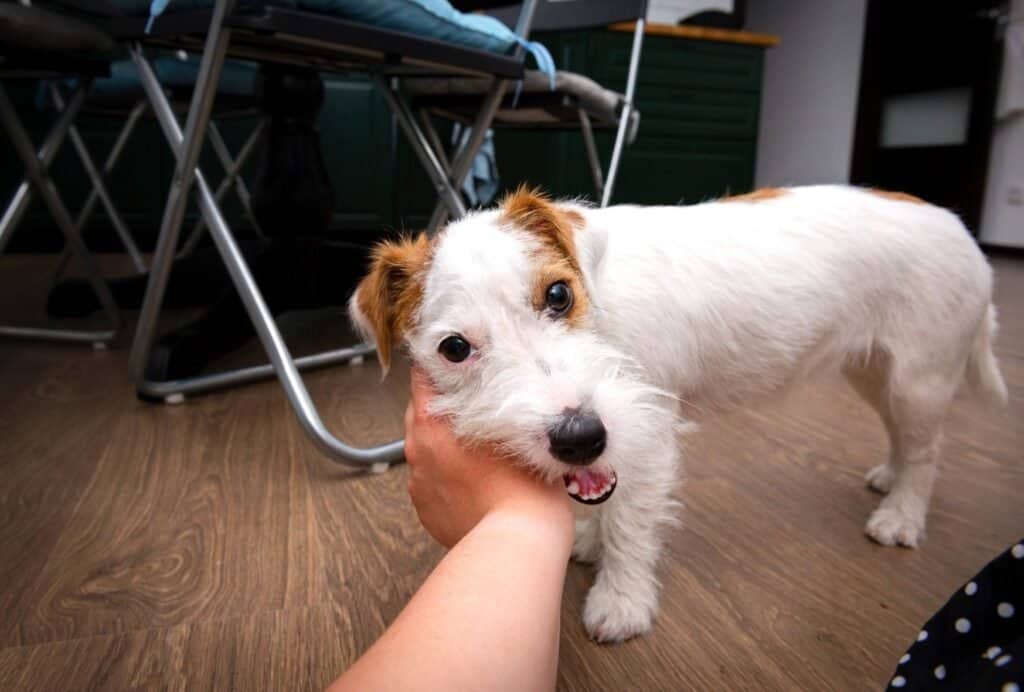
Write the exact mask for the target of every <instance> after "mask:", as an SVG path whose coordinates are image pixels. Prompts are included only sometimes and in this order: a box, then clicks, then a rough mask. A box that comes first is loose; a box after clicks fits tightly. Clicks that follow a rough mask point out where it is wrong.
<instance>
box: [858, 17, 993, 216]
mask: <svg viewBox="0 0 1024 692" xmlns="http://www.w3.org/2000/svg"><path fill="white" fill-rule="evenodd" d="M1001 9H1002V10H1005V3H1003V2H995V1H993V0H989V1H984V0H981V1H978V0H975V1H973V2H972V1H969V0H960V1H957V2H952V1H950V2H935V1H934V0H900V1H899V2H893V1H892V0H869V2H868V14H867V21H866V25H865V31H864V54H863V59H862V64H861V77H860V97H859V101H858V106H857V126H856V130H855V134H854V146H853V160H852V163H851V167H850V180H851V181H852V182H853V183H855V184H857V185H869V186H872V187H879V188H884V189H889V190H896V191H902V192H909V193H912V194H914V195H917V196H919V197H922V198H923V199H926V200H928V201H929V202H932V203H934V204H938V205H940V206H943V207H947V208H949V209H952V210H954V211H955V212H957V213H958V214H959V215H960V216H961V218H962V219H963V220H964V223H966V224H967V226H968V227H969V228H971V229H972V231H974V232H976V230H977V228H978V223H979V220H980V216H981V206H982V200H983V198H984V194H985V175H986V172H987V167H988V153H989V145H990V141H991V137H992V125H993V108H994V104H995V96H996V88H997V84H998V79H999V65H1000V56H1001V54H1002V49H1001V46H1000V44H999V40H1000V36H999V25H998V24H999V23H998V21H997V17H998V16H999V14H1000V10H1001Z"/></svg>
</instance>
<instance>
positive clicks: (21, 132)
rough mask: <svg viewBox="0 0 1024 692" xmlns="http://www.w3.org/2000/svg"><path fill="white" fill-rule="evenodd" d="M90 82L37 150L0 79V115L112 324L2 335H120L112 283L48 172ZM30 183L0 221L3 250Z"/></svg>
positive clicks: (97, 339) (102, 340)
mask: <svg viewBox="0 0 1024 692" xmlns="http://www.w3.org/2000/svg"><path fill="white" fill-rule="evenodd" d="M88 87H89V83H88V82H86V83H84V84H82V86H80V87H79V90H78V91H76V92H75V94H74V95H73V96H72V100H71V102H70V103H69V105H68V108H67V110H66V111H65V112H64V113H63V114H62V115H61V117H60V118H59V119H58V123H57V125H56V126H55V127H54V130H53V131H52V132H51V134H50V136H48V137H47V138H46V140H45V142H44V144H43V147H42V148H41V150H40V152H39V153H37V152H35V151H33V149H32V141H31V139H30V138H29V136H28V133H27V132H26V131H25V128H24V127H23V126H22V124H21V121H20V120H19V119H18V115H17V112H16V111H15V110H14V104H12V103H11V100H10V98H9V97H8V95H7V90H6V89H4V88H3V85H2V84H0V120H2V122H3V125H4V128H5V129H6V130H7V133H8V134H9V135H10V139H11V143H12V144H13V145H14V149H15V151H16V152H17V155H18V157H19V158H20V159H21V160H22V163H23V164H24V166H25V172H26V174H27V177H28V180H27V182H28V184H29V185H30V186H31V188H34V189H35V190H36V191H37V192H38V193H39V195H40V197H41V198H42V200H43V203H44V204H45V205H46V207H47V208H48V209H49V211H50V214H51V215H52V216H53V219H54V222H56V224H57V227H58V228H59V229H60V231H61V233H63V234H64V237H65V238H66V239H67V242H68V245H69V246H70V248H71V250H72V251H73V252H74V253H75V255H76V256H77V257H78V258H79V260H80V261H81V262H82V266H83V267H84V269H85V272H86V277H87V278H88V280H89V283H90V285H91V287H92V289H93V291H94V292H95V293H96V296H97V297H98V298H99V301H100V305H101V306H102V307H103V311H104V312H105V313H106V315H107V318H108V319H109V320H110V323H111V325H112V326H111V328H110V329H106V330H86V329H50V328H37V327H14V326H3V327H0V335H5V336H13V337H22V338H31V339H52V340H59V341H89V342H92V343H94V344H106V343H108V342H110V341H112V340H113V339H114V337H115V336H117V330H118V328H119V326H120V315H119V314H118V311H117V304H116V303H115V302H114V297H113V295H111V293H110V288H109V287H108V286H107V283H106V281H104V279H103V274H102V273H101V272H100V269H99V266H98V265H97V264H96V260H95V258H93V256H92V255H91V254H90V253H89V250H88V248H87V247H86V246H85V243H84V242H83V241H82V237H81V235H79V233H78V231H77V230H76V229H75V225H74V222H73V221H72V220H71V214H70V213H69V212H68V210H67V207H66V206H65V205H64V202H63V200H62V199H61V197H60V193H59V192H57V187H56V186H55V185H54V183H53V180H52V179H51V178H50V174H49V165H50V163H52V161H53V158H54V157H55V156H56V153H57V150H58V149H59V147H60V145H61V143H62V142H63V140H64V138H65V136H66V135H67V133H68V131H69V130H70V129H71V126H72V123H73V122H74V119H75V117H76V116H77V115H78V111H79V110H80V109H81V107H82V103H83V101H84V98H85V91H86V90H87V89H88ZM31 188H30V187H29V186H28V185H26V184H25V183H23V184H22V185H21V186H20V187H19V188H18V191H17V192H16V193H15V197H14V199H13V200H12V201H11V204H10V206H9V207H8V209H7V212H6V213H5V214H4V218H3V220H2V222H0V250H2V248H3V246H4V245H5V244H6V241H7V239H9V238H10V236H11V233H12V231H13V229H14V226H15V225H16V223H17V221H18V220H20V218H21V215H22V214H23V213H24V210H25V208H26V207H27V206H28V202H29V201H30V199H31Z"/></svg>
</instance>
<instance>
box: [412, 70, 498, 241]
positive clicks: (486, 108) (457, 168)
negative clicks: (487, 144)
mask: <svg viewBox="0 0 1024 692" xmlns="http://www.w3.org/2000/svg"><path fill="white" fill-rule="evenodd" d="M507 88H508V80H507V79H495V80H494V83H493V84H492V85H491V89H490V91H488V92H487V95H486V96H485V97H484V100H483V104H482V105H481V107H480V111H479V112H478V113H477V114H476V119H475V120H474V121H473V125H472V126H471V127H470V134H469V138H468V139H467V140H466V143H465V145H464V146H463V147H462V149H461V150H460V151H459V152H458V153H456V155H455V156H454V157H453V159H452V165H451V173H450V175H449V177H448V181H447V182H448V184H449V186H451V187H452V188H453V189H455V190H460V189H462V183H463V182H465V180H466V176H467V175H469V171H470V169H471V168H472V167H473V159H474V158H475V157H476V154H477V152H478V151H480V147H481V146H482V145H483V143H484V137H486V136H487V130H488V129H490V127H491V122H493V121H494V116H495V114H496V113H497V112H498V108H499V107H500V106H501V100H502V99H503V98H505V90H506V89H507ZM449 211H450V209H445V207H444V206H443V205H441V204H436V205H435V206H434V212H433V213H432V214H431V215H430V222H429V223H428V224H427V233H430V234H431V235H433V234H434V233H437V231H438V230H439V229H440V228H441V226H442V225H443V224H444V222H445V221H446V220H447V219H448V217H449ZM464 214H465V211H463V212H462V214H458V215H454V216H453V217H452V218H459V217H460V216H462V215H464Z"/></svg>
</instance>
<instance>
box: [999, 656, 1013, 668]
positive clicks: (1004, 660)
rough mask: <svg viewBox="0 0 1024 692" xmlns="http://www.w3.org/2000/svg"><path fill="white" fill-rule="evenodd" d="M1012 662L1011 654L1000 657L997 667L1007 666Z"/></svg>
mask: <svg viewBox="0 0 1024 692" xmlns="http://www.w3.org/2000/svg"><path fill="white" fill-rule="evenodd" d="M1012 660H1013V656H1011V655H1010V654H1006V655H1005V656H1000V657H999V658H997V659H996V665H997V666H1005V665H1006V664H1007V663H1009V662H1010V661H1012Z"/></svg>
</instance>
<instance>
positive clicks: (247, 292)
mask: <svg viewBox="0 0 1024 692" xmlns="http://www.w3.org/2000/svg"><path fill="white" fill-rule="evenodd" d="M535 4H536V0H528V2H526V3H524V6H523V10H522V12H521V14H520V18H519V21H518V22H517V26H516V33H517V34H518V35H519V36H525V35H527V33H528V29H529V26H530V22H531V20H532V16H533V10H534V7H535ZM233 7H234V0H216V1H215V3H214V7H213V11H212V15H211V17H210V19H209V25H208V28H207V29H206V32H205V39H204V41H203V44H202V57H201V60H200V67H199V74H198V78H197V81H196V85H195V89H194V91H193V95H192V101H191V104H190V106H189V109H188V114H187V119H186V121H185V125H184V128H182V126H181V124H180V122H179V121H178V118H177V117H176V116H175V114H174V111H173V109H172V108H171V105H170V103H169V101H168V99H167V97H166V95H165V94H164V92H163V89H162V88H161V86H160V82H159V80H158V78H157V76H156V74H155V72H154V71H153V69H152V66H151V65H150V63H149V61H148V59H147V57H146V55H145V53H144V52H143V47H142V44H141V43H140V42H139V41H137V40H135V41H132V42H131V43H130V48H129V51H130V54H131V57H132V59H133V61H134V62H135V64H136V67H137V68H138V70H139V74H140V77H141V80H142V84H143V87H144V89H145V91H146V94H147V97H148V99H149V102H150V106H151V107H152V109H153V112H154V114H155V115H156V118H157V121H158V122H159V123H160V126H161V129H162V130H163V133H164V136H165V138H166V139H167V141H168V144H169V145H170V147H171V149H172V150H173V151H174V153H175V157H176V166H175V171H174V177H173V180H172V182H171V186H170V190H169V192H168V197H167V203H166V206H165V209H164V215H163V221H162V223H161V227H160V233H159V236H158V240H157V247H156V252H155V254H154V256H153V261H152V266H151V269H150V273H149V283H148V286H147V290H146V296H145V299H144V302H143V305H142V310H141V312H140V315H139V322H138V327H137V329H136V333H135V338H134V342H133V344H132V351H131V367H132V374H133V377H134V379H135V383H136V387H137V389H138V391H139V392H140V393H141V394H144V395H146V396H149V397H154V398H163V399H164V400H165V401H166V402H168V403H176V402H180V401H182V400H183V399H184V396H185V395H187V394H192V393H198V392H204V391H209V390H213V389H217V388H223V387H228V386H232V385H237V384H242V383H247V382H254V381H257V380H262V379H265V378H267V377H270V376H273V375H276V376H277V378H278V379H279V381H280V383H281V385H282V387H283V389H284V391H285V394H286V396H287V398H288V401H289V403H290V404H291V407H292V409H293V411H294V412H295V414H296V416H297V418H298V420H299V423H300V425H301V426H302V428H303V429H304V430H305V432H306V433H307V434H308V435H309V436H310V437H311V438H312V440H313V441H314V443H315V444H316V445H317V446H318V448H319V449H320V450H321V451H323V452H324V453H325V454H327V455H328V456H329V457H331V458H332V459H335V460H337V461H339V462H341V463H343V464H346V465H348V466H353V467H358V468H364V469H369V470H371V471H373V472H382V471H384V470H386V469H387V468H388V466H389V464H391V463H394V462H397V461H399V460H401V458H402V453H403V441H402V440H397V441H394V442H390V443H386V444H382V445H377V446H374V447H370V448H358V447H353V446H351V445H348V444H346V443H345V442H343V441H341V440H339V439H338V438H337V437H335V436H334V435H333V434H332V433H331V432H330V431H329V430H328V429H327V427H326V426H325V425H324V423H323V421H322V419H321V418H320V415H319V412H318V410H317V408H316V406H315V405H314V403H313V401H312V399H311V398H310V396H309V392H308V390H307V389H306V386H305V384H304V383H303V380H302V377H301V375H300V374H299V373H300V371H301V370H306V369H311V368H317V367H323V366H325V365H329V364H332V363H341V362H346V361H350V360H352V359H355V358H359V357H362V356H366V355H369V354H372V353H374V352H375V351H374V348H373V347H372V346H369V345H366V344H360V345H355V346H351V347H348V348H342V349H338V350H333V351H328V352H325V353H319V354H316V355H312V356H306V357H303V358H294V357H293V356H292V355H291V353H290V351H289V349H288V347H287V345H286V344H285V342H284V339H283V338H282V336H281V333H280V331H279V329H278V327H277V324H276V322H275V321H274V318H273V316H272V315H271V313H270V311H269V309H268V308H267V305H266V302H265V301H264V299H263V296H262V294H261V293H260V291H259V288H258V287H257V285H256V283H255V281H254V279H253V276H252V273H251V271H250V270H249V267H248V265H247V264H246V262H245V259H244V257H243V256H242V253H241V252H240V250H239V248H238V245H237V243H236V242H235V239H234V236H233V234H232V232H231V229H230V227H229V226H228V224H227V222H226V220H225V219H224V216H223V214H222V212H221V210H220V207H219V204H218V199H217V197H216V195H215V194H214V192H212V191H211V189H210V186H209V185H208V184H207V182H206V179H205V177H204V175H203V173H202V171H201V170H200V169H199V168H198V166H197V164H198V160H199V153H200V150H201V146H202V142H203V141H204V137H205V133H206V132H207V131H208V129H209V121H210V114H211V111H212V106H213V101H214V96H215V94H216V85H217V83H218V80H219V77H220V72H221V68H222V66H223V64H224V60H225V57H226V56H227V55H228V53H229V48H230V47H231V45H232V39H233V38H234V34H235V32H236V31H238V29H237V28H236V27H237V26H238V24H235V23H233V22H232V23H229V21H228V20H229V18H231V19H232V20H233V21H234V18H233V17H232V10H233ZM275 12H276V14H277V15H278V16H280V17H281V19H282V21H284V22H285V23H287V22H288V21H291V18H292V17H294V14H289V13H288V12H284V11H280V10H276V11H275ZM170 19H171V17H168V18H167V20H170ZM187 19H188V18H187V17H185V18H179V20H178V21H187ZM160 21H161V22H164V21H166V20H165V19H164V18H162V19H161V20H160ZM246 21H250V22H257V23H258V22H259V21H262V20H261V18H256V19H254V20H253V19H249V20H246ZM336 24H338V25H339V26H340V27H341V29H343V30H345V31H349V32H351V31H352V27H351V26H350V25H346V24H345V23H336ZM113 33H114V34H115V35H117V34H118V32H117V31H114V32H113ZM283 33H284V36H285V38H286V39H288V38H291V37H289V36H288V35H287V33H286V32H283ZM349 35H355V36H358V35H359V34H358V31H357V32H356V33H355V34H351V33H350V34H349ZM258 36H260V37H262V36H263V34H258ZM300 38H301V37H300ZM403 40H404V39H403ZM156 41H157V42H161V41H163V43H160V45H167V41H168V39H166V38H163V39H161V38H159V37H157V38H156ZM172 45H174V44H173V42H172ZM300 45H306V44H300ZM175 47H179V48H191V49H193V50H195V49H196V48H197V46H196V45H195V44H187V45H175ZM328 47H329V46H326V45H325V44H324V43H323V42H322V41H321V42H320V43H317V44H316V46H315V48H316V51H317V53H318V55H317V60H316V65H317V66H318V67H319V68H320V69H325V68H327V69H330V68H332V67H333V68H335V69H343V70H345V71H352V70H361V71H365V72H369V73H370V74H371V75H372V76H373V77H374V79H375V80H376V82H377V84H378V85H379V86H380V88H381V90H382V92H383V94H384V96H385V99H386V101H387V102H388V104H389V105H390V107H391V109H392V112H393V113H394V116H395V118H396V120H397V121H398V123H399V125H400V127H401V128H402V130H403V132H404V133H405V134H406V136H407V137H408V139H409V142H410V144H411V146H412V147H413V150H414V151H415V152H416V154H417V157H418V158H419V160H420V162H421V163H422V164H423V166H424V168H425V169H426V172H427V174H428V175H429V176H430V178H431V181H432V183H433V184H434V186H435V189H436V190H437V193H438V195H439V197H440V199H441V200H442V203H443V204H444V206H445V208H446V209H447V211H448V213H449V214H451V216H452V217H453V218H458V217H459V216H462V215H463V214H465V212H466V207H465V205H464V203H463V201H462V199H461V197H460V195H459V193H458V192H457V189H458V188H457V186H455V185H453V183H452V180H453V177H451V176H449V175H448V173H449V171H453V172H454V173H459V172H460V171H463V169H465V170H467V171H468V168H469V163H470V162H471V161H472V158H473V156H474V155H475V153H476V151H477V150H478V149H479V147H480V144H481V143H482V141H483V138H484V134H485V133H486V131H487V129H488V127H489V125H490V122H491V120H492V119H493V116H494V113H495V111H496V110H497V107H498V105H499V104H500V102H501V99H502V97H503V96H504V93H505V89H506V86H507V84H508V81H509V78H508V77H506V76H504V75H502V76H498V75H497V73H491V74H492V75H493V83H492V86H491V87H490V90H489V92H488V94H487V96H486V97H485V99H484V102H483V106H482V108H481V110H480V112H479V114H478V116H477V118H476V120H475V122H474V128H473V136H472V137H470V138H469V141H468V142H467V144H466V146H465V147H464V148H463V151H462V152H461V153H460V156H459V157H457V158H456V160H455V161H454V163H453V166H452V167H451V168H450V169H449V168H446V166H445V165H444V164H443V163H442V162H443V161H444V159H443V156H444V155H443V150H439V149H436V148H435V147H434V146H433V145H432V143H431V141H430V137H429V135H428V134H427V133H426V132H424V130H423V128H422V127H421V126H420V124H419V123H417V121H416V119H415V117H414V116H413V114H412V112H411V111H410V109H409V106H408V104H407V103H406V102H405V100H404V98H403V96H402V94H401V92H400V91H399V85H398V80H397V79H396V78H395V75H396V74H402V73H407V72H408V71H410V70H415V69H419V70H420V71H423V70H424V69H426V70H430V71H433V72H434V73H442V74H444V73H449V72H454V73H469V74H477V75H481V76H485V75H487V74H488V72H487V69H486V68H479V67H478V68H468V67H466V66H465V65H454V64H453V65H446V64H445V63H444V61H443V60H440V59H437V60H432V59H431V58H430V57H429V56H427V57H423V56H420V57H418V58H417V59H416V60H415V61H411V62H412V63H413V64H405V63H404V62H403V61H402V60H401V59H400V58H401V55H400V53H388V54H385V55H382V56H381V57H382V59H381V60H379V61H371V60H368V59H367V58H366V56H367V55H369V54H370V53H371V52H372V49H369V48H364V49H362V52H360V53H353V52H351V51H350V52H347V53H346V54H345V55H344V56H341V57H336V56H334V55H333V54H332V53H330V52H329V51H328V50H327V48H328ZM428 47H429V46H428ZM287 51H288V49H287V48H285V49H284V52H277V53H272V54H269V53H263V52H261V51H260V48H259V46H253V45H251V44H246V43H243V44H242V45H241V47H240V48H239V49H238V50H237V51H235V52H234V53H233V54H237V55H244V56H245V57H247V58H249V59H256V60H260V59H261V58H265V59H270V60H277V61H295V62H302V61H301V60H300V57H299V56H297V55H295V54H292V53H288V52H287ZM396 57H397V58H399V59H396ZM516 57H517V58H518V59H519V60H520V61H521V60H522V55H521V51H520V54H519V55H517V56H516ZM335 60H337V62H335ZM518 69H519V71H520V72H521V64H519V67H518ZM464 176H465V173H464V172H463V173H462V177H464ZM193 185H194V186H195V188H196V191H197V193H198V202H199V208H200V211H201V213H202V219H203V222H204V224H205V226H206V227H207V228H208V229H209V232H210V234H211V236H212V238H213V241H214V244H215V245H216V247H217V250H218V252H219V254H220V256H221V258H222V259H223V261H224V263H225V265H226V267H227V270H228V273H229V275H230V278H231V281H232V283H233V284H234V287H235V290H236V291H237V292H238V295H239V297H240V298H241V299H242V302H243V304H244V306H245V309H246V311H247V312H248V314H249V318H250V320H251V321H252V324H253V326H254V327H255V329H256V333H257V336H258V337H259V339H260V341H261V343H262V345H263V348H264V350H265V351H266V353H267V355H268V357H269V360H270V362H269V363H268V364H265V365H258V366H254V367H249V368H242V369H239V370H232V371H228V372H222V373H217V374H210V375H201V376H198V377H192V378H188V379H183V380H175V381H168V382H157V381H152V380H149V379H148V378H147V377H146V375H145V365H146V362H147V360H148V358H149V354H150V351H151V349H152V346H153V343H154V339H155V335H156V325H157V321H158V318H159V315H160V310H161V305H162V303H163V297H164V293H165V290H166V287H167V281H168V278H169V276H170V271H171V265H172V263H173V260H174V256H175V251H176V248H177V246H178V238H179V232H180V230H181V224H182V220H183V218H184V212H185V205H186V201H187V198H188V194H189V192H190V190H191V188H192V187H193Z"/></svg>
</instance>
